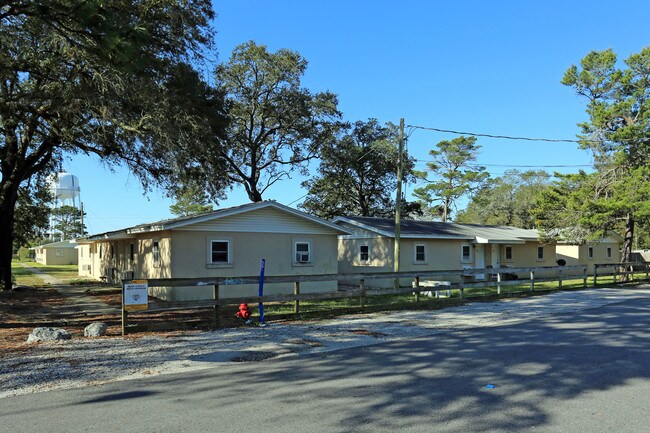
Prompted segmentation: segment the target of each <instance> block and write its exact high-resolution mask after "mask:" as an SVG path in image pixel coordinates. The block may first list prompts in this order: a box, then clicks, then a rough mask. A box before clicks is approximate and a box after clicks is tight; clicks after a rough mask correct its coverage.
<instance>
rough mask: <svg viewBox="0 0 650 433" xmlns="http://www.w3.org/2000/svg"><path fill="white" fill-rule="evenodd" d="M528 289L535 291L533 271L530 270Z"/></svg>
mask: <svg viewBox="0 0 650 433" xmlns="http://www.w3.org/2000/svg"><path fill="white" fill-rule="evenodd" d="M530 291H531V292H534V291H535V271H530Z"/></svg>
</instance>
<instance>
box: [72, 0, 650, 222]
mask: <svg viewBox="0 0 650 433" xmlns="http://www.w3.org/2000/svg"><path fill="white" fill-rule="evenodd" d="M214 8H215V10H216V12H217V14H218V17H217V18H216V20H215V27H216V29H217V32H218V34H217V49H218V51H219V58H220V60H224V61H225V60H227V59H228V57H229V55H230V52H231V51H232V49H233V48H234V47H235V46H237V45H239V44H241V43H243V42H245V41H247V40H255V41H256V42H258V43H261V44H265V45H267V46H268V48H269V49H270V50H271V51H275V50H277V49H279V48H290V49H293V50H296V51H298V52H299V53H301V54H302V55H303V56H304V57H305V58H306V59H307V60H308V61H309V67H308V69H307V73H306V75H305V77H304V80H303V85H304V86H305V87H307V88H309V89H311V90H312V91H322V90H330V91H332V92H334V93H336V94H338V96H339V108H340V110H341V111H342V112H343V115H344V118H345V119H346V120H349V121H356V120H366V119H368V118H371V117H374V118H377V119H379V120H380V121H382V122H386V121H391V122H394V123H398V122H399V119H400V118H401V117H403V118H404V119H405V122H406V124H407V125H420V126H426V127H434V128H441V129H451V130H458V131H469V132H479V133H489V134H498V135H514V136H528V137H549V138H575V135H576V134H577V133H578V128H577V126H576V124H577V123H578V122H580V121H583V120H585V119H586V116H585V112H584V109H585V101H584V100H581V99H579V98H578V97H577V96H575V95H574V94H573V92H572V90H571V89H569V88H566V87H564V86H562V85H561V84H560V80H561V78H562V75H563V73H564V71H565V70H566V69H567V68H568V67H569V66H570V65H571V64H575V63H578V62H579V61H580V59H581V58H582V57H583V56H584V55H585V54H587V53H588V52H589V51H590V50H603V49H607V48H612V49H613V50H614V51H615V52H616V53H617V54H618V55H619V59H621V60H622V59H624V58H626V57H627V56H628V55H629V54H631V53H634V52H638V51H640V50H641V49H642V48H643V47H645V46H648V45H650V31H649V29H650V27H649V26H648V17H650V2H648V1H647V0H644V1H641V0H640V1H621V2H617V3H613V2H611V1H602V0H597V1H544V2H526V1H493V2H485V1H465V2H439V1H408V0H403V1H401V2H396V1H381V0H373V1H369V0H368V1H366V0H363V1H355V0H347V1H338V0H330V1H327V2H321V1H304V0H303V1H287V0H274V1H262V0H258V1H254V0H249V1H246V0H227V1H215V2H214ZM453 137H455V135H453V134H442V133H433V132H426V131H414V132H413V134H412V135H411V137H410V141H409V151H410V153H411V154H412V155H413V156H415V157H416V158H417V159H419V160H423V161H424V160H426V158H427V153H428V150H429V149H431V148H432V147H433V146H435V144H436V143H437V142H439V141H440V140H443V139H451V138H453ZM478 143H479V144H480V145H482V149H481V153H480V156H479V161H480V162H481V163H484V164H503V165H506V164H509V165H517V166H543V165H588V164H590V163H591V155H590V154H589V153H587V152H586V151H583V150H580V149H578V148H577V145H576V144H571V143H568V144H567V143H561V144H550V143H540V142H524V141H507V140H498V139H479V140H478ZM315 168H316V165H315V164H314V166H313V170H312V172H315ZM419 168H424V163H423V162H422V163H420V164H419ZM64 169H65V170H67V171H68V172H70V173H72V174H75V175H76V176H78V177H79V181H80V185H81V189H82V191H81V197H82V201H83V202H84V205H85V209H86V211H87V213H88V216H87V219H86V224H87V226H88V229H89V231H90V232H91V233H99V232H103V231H108V230H114V229H118V228H124V227H128V226H131V225H135V224H140V223H144V222H150V221H156V220H159V219H163V218H167V217H169V216H170V213H169V209H168V208H169V205H170V204H171V201H170V200H168V199H165V198H164V194H163V193H162V192H160V191H153V192H151V193H148V194H146V195H144V194H145V193H144V191H143V190H142V189H141V187H140V184H139V181H138V180H137V179H136V178H135V177H133V176H132V175H129V174H128V173H127V172H126V171H124V170H121V169H117V170H115V171H114V172H111V171H109V170H107V169H105V168H103V167H102V166H101V164H99V162H98V161H97V160H96V159H93V158H90V157H86V156H78V157H75V158H73V159H72V160H70V161H67V162H66V163H65V164H64ZM488 169H489V171H490V172H491V173H492V175H493V176H498V175H499V174H501V173H503V171H504V170H505V169H507V167H497V166H488ZM578 169H579V167H572V168H558V169H553V168H548V170H550V171H553V170H557V171H561V172H572V171H577V170H578ZM412 188H413V186H412V185H409V186H408V187H407V191H411V190H412ZM304 193H305V191H303V190H302V189H300V187H299V179H295V180H293V181H286V182H283V183H280V184H277V185H276V186H275V187H274V188H273V189H271V190H270V191H269V193H268V194H267V195H266V196H265V198H268V199H275V200H277V201H278V202H281V203H284V204H288V203H290V202H293V201H294V200H296V199H298V198H299V197H301V196H302V195H303V194H304ZM246 202H247V199H246V196H245V194H243V192H242V191H241V190H235V191H233V192H232V193H230V194H229V197H228V199H227V200H225V201H223V202H221V203H220V204H219V206H232V205H237V204H242V203H246ZM298 203H299V202H296V203H294V204H293V205H292V206H295V205H297V204H298Z"/></svg>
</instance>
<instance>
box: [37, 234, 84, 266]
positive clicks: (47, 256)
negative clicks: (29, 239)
mask: <svg viewBox="0 0 650 433" xmlns="http://www.w3.org/2000/svg"><path fill="white" fill-rule="evenodd" d="M76 247H77V243H76V242H75V241H72V240H70V241H60V242H52V243H49V244H44V245H40V246H38V247H34V248H32V249H33V250H34V260H36V262H37V263H40V264H42V265H76V264H77V250H76Z"/></svg>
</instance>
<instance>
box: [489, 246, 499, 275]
mask: <svg viewBox="0 0 650 433" xmlns="http://www.w3.org/2000/svg"><path fill="white" fill-rule="evenodd" d="M491 247H492V250H491V251H490V253H491V255H492V263H491V264H492V267H493V268H494V269H496V268H500V267H501V246H500V245H497V244H492V245H491Z"/></svg>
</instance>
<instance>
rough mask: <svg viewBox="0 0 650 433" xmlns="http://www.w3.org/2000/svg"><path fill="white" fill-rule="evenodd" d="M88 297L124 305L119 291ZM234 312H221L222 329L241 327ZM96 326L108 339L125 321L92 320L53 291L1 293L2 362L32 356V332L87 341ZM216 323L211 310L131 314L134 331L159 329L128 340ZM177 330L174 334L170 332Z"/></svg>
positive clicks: (116, 317)
mask: <svg viewBox="0 0 650 433" xmlns="http://www.w3.org/2000/svg"><path fill="white" fill-rule="evenodd" d="M85 294H87V295H89V296H93V297H96V298H98V299H99V300H101V301H102V302H104V303H106V304H108V305H111V306H114V307H117V308H120V307H121V305H122V295H121V290H120V289H119V288H112V287H91V288H88V289H87V290H85ZM152 300H153V299H152ZM156 301H158V300H156ZM235 310H236V307H233V308H232V311H230V309H228V308H223V309H222V314H223V317H222V319H221V324H222V326H226V327H232V326H238V322H237V321H236V320H235V319H234V314H235V313H234V312H235ZM230 316H232V318H231V317H230ZM93 322H104V323H106V324H107V325H108V329H107V331H106V336H107V337H118V336H120V337H121V335H122V318H121V315H120V314H119V313H118V314H109V315H93V316H89V315H87V314H85V313H83V312H82V311H81V310H79V309H78V308H76V307H75V306H74V305H71V304H70V301H69V299H68V298H67V297H66V296H64V295H62V294H61V293H59V292H57V291H56V290H55V289H53V288H50V287H29V286H21V288H20V290H17V291H9V292H5V291H0V358H3V357H5V356H8V355H10V354H16V353H26V352H29V351H30V350H31V349H32V348H33V347H34V345H33V344H29V345H28V344H26V343H25V342H26V340H27V337H28V336H29V334H30V332H32V330H33V329H34V328H36V327H38V326H51V327H57V328H63V329H65V330H67V331H68V332H70V333H71V334H72V338H75V339H76V338H84V336H83V332H84V328H85V327H86V326H88V325H89V324H90V323H93ZM213 323H214V312H213V310H212V309H211V308H205V309H189V310H171V311H152V312H144V313H131V314H130V315H129V324H130V325H134V326H135V328H134V329H132V330H133V331H137V328H138V327H143V326H147V327H152V328H156V327H159V328H160V329H158V330H154V331H147V333H146V334H145V333H134V334H129V335H127V338H133V339H137V338H140V337H141V336H144V335H148V336H151V335H158V336H178V335H179V334H182V333H188V332H192V331H191V330H194V329H208V328H210V327H212V326H213ZM174 328H175V330H169V329H174ZM179 329H183V330H180V331H179ZM188 330H190V331H188Z"/></svg>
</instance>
